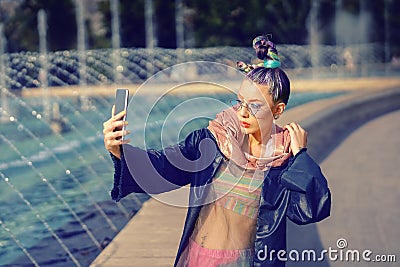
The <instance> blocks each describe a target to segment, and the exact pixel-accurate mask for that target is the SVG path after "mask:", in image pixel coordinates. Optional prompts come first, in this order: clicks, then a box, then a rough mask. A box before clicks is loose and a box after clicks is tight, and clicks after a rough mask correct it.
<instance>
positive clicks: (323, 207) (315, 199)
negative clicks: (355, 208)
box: [280, 148, 331, 224]
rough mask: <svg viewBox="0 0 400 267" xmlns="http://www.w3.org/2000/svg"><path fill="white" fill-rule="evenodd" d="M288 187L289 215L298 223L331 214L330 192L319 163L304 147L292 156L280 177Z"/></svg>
mask: <svg viewBox="0 0 400 267" xmlns="http://www.w3.org/2000/svg"><path fill="white" fill-rule="evenodd" d="M280 184H281V185H283V186H284V187H285V188H287V189H289V192H290V197H289V198H290V199H289V204H288V207H287V211H286V215H287V216H288V218H289V219H290V220H291V221H293V222H294V223H297V224H308V223H313V222H318V221H321V220H323V219H324V218H326V217H328V216H329V215H330V209H331V193H330V190H329V188H328V183H327V181H326V179H325V177H324V175H323V174H322V172H321V169H320V167H319V166H318V164H317V163H316V162H315V161H314V160H313V159H312V158H311V157H310V156H309V155H308V153H307V149H306V148H303V149H302V150H300V152H298V153H297V154H296V156H295V157H293V158H291V160H290V162H289V163H288V166H287V168H286V169H285V171H283V172H282V174H281V177H280Z"/></svg>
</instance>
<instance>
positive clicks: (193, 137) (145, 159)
mask: <svg viewBox="0 0 400 267" xmlns="http://www.w3.org/2000/svg"><path fill="white" fill-rule="evenodd" d="M198 138H199V135H198V134H196V131H195V132H192V133H191V134H189V135H188V137H186V139H185V140H184V141H183V142H181V143H179V144H176V145H174V146H170V147H167V148H165V149H163V150H154V149H149V150H143V149H140V148H138V147H133V146H131V145H123V146H122V147H121V148H122V149H121V159H118V158H116V157H115V156H113V155H111V158H112V160H113V163H114V185H113V189H112V190H111V198H112V199H113V200H115V201H119V200H121V199H122V198H123V197H125V196H127V195H129V194H130V193H134V192H135V193H147V194H158V193H163V192H167V191H171V190H174V189H177V188H179V187H181V186H184V185H187V184H189V183H190V181H191V175H192V171H191V166H190V163H192V162H194V161H195V160H196V157H197V155H198V153H199V152H198V149H197V143H198Z"/></svg>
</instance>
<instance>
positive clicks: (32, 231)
mask: <svg viewBox="0 0 400 267" xmlns="http://www.w3.org/2000/svg"><path fill="white" fill-rule="evenodd" d="M339 94H343V92H336V93H320V92H318V93H293V94H292V95H291V99H290V101H289V104H288V107H287V108H293V107H295V106H297V105H301V104H304V103H306V102H310V101H315V100H318V99H322V98H329V97H334V96H337V95H339ZM198 96H201V95H198ZM203 96H204V95H203ZM141 97H142V98H143V99H141V101H143V102H145V101H147V99H146V97H145V96H141ZM192 97H193V95H179V96H177V95H174V96H166V97H165V98H164V99H163V101H160V102H159V103H158V105H156V106H155V107H154V109H152V112H151V114H150V115H151V116H150V118H149V119H148V123H147V125H146V136H145V138H146V145H147V146H149V147H155V148H157V147H160V146H161V142H160V133H161V130H162V128H163V125H162V122H163V120H164V119H165V118H166V114H169V112H170V111H171V110H172V109H173V108H174V107H175V106H176V105H177V104H179V103H182V102H184V101H185V100H187V99H189V98H192ZM207 97H212V98H214V99H217V100H220V101H222V102H224V103H229V100H231V99H232V98H234V96H233V95H229V94H213V95H210V94H207ZM50 102H51V103H58V106H59V111H60V112H59V114H60V118H59V119H58V120H55V121H48V120H46V118H45V117H44V115H43V114H42V110H43V108H42V99H40V98H26V99H22V98H18V97H10V100H9V102H8V107H7V110H6V113H3V116H4V117H3V120H4V121H3V122H2V123H0V151H1V152H2V153H0V265H2V266H32V265H34V264H38V265H40V266H75V265H77V263H79V264H80V265H82V266H87V265H89V264H90V262H91V261H92V260H93V259H94V258H95V257H96V256H97V255H98V254H99V253H100V251H101V249H102V248H103V247H104V246H106V245H107V243H108V242H109V241H110V240H111V239H112V238H113V237H114V236H115V234H116V233H117V232H118V231H119V230H120V229H121V228H122V227H123V226H124V225H125V224H126V223H127V222H128V221H129V219H130V218H131V217H132V216H133V215H134V214H135V213H136V212H137V211H138V210H139V209H140V207H141V204H142V203H143V202H144V201H146V200H147V199H148V197H147V196H146V195H143V194H136V195H131V196H129V197H127V198H126V199H124V200H123V201H121V202H120V203H115V202H113V201H111V200H110V196H109V191H110V189H111V187H112V177H113V166H112V162H111V160H110V158H109V155H108V153H107V151H106V150H105V149H104V147H103V141H102V139H103V136H102V123H103V122H104V121H105V120H107V119H108V117H109V114H110V107H111V106H112V103H113V98H111V97H96V98H94V97H92V98H90V99H88V101H86V102H87V103H88V104H86V105H83V104H82V103H84V102H82V100H80V99H79V98H60V97H56V98H52V99H50ZM86 102H85V103H86ZM4 109H5V108H4ZM204 110H206V111H207V112H208V113H206V115H204V114H205V113H204V112H203V113H202V114H203V116H202V117H199V118H198V119H196V120H192V121H190V123H187V124H186V125H185V127H183V129H182V131H181V133H180V137H181V138H182V137H183V136H185V135H186V134H187V133H188V132H190V131H192V130H194V129H196V128H201V127H205V126H206V125H207V122H208V119H207V118H206V117H207V116H208V117H209V118H212V117H213V116H214V115H215V113H216V112H218V110H216V109H215V108H214V107H212V106H209V105H196V106H192V107H191V108H190V109H188V110H187V113H186V115H190V114H195V113H196V112H199V111H204ZM128 114H129V113H128ZM4 118H5V119H4ZM179 119H180V118H173V120H179ZM129 122H130V125H141V124H142V123H143V117H140V116H138V118H134V117H132V116H131V118H130V119H129ZM54 127H59V128H61V129H62V131H61V132H59V133H54V131H53V130H52V129H53V128H54ZM131 130H132V131H133V135H134V134H135V130H136V128H135V127H133V128H132V129H131ZM164 130H165V129H164ZM176 130H177V128H176V127H171V129H169V130H167V131H164V132H163V134H164V135H167V136H168V135H171V136H172V135H174V136H175V135H176ZM172 140H173V138H171V142H172ZM141 143H143V142H142V140H136V139H134V141H133V144H134V145H135V144H137V145H140V144H141ZM164 145H165V144H164Z"/></svg>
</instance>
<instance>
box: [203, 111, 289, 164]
mask: <svg viewBox="0 0 400 267" xmlns="http://www.w3.org/2000/svg"><path fill="white" fill-rule="evenodd" d="M207 128H208V129H209V130H210V131H211V133H212V134H213V135H214V137H215V139H216V140H217V144H218V147H219V149H220V151H221V152H222V153H223V154H224V155H225V157H227V158H228V159H230V160H232V161H233V162H234V163H235V164H237V165H239V166H241V167H242V168H244V169H257V170H262V171H265V170H267V169H268V168H270V167H277V166H281V165H283V164H284V163H285V162H286V161H287V160H288V159H289V157H290V156H291V152H290V149H289V146H290V136H289V131H288V130H284V129H282V128H281V127H279V126H278V125H276V124H274V123H273V125H272V131H271V138H270V139H269V141H268V143H267V144H266V146H265V148H264V149H263V151H264V153H263V155H261V156H260V157H259V158H257V157H255V156H252V155H250V154H249V153H247V152H246V151H243V150H242V147H243V144H244V142H248V135H247V134H246V133H244V132H243V129H242V127H241V126H240V124H239V119H238V117H237V115H236V111H235V110H234V109H233V108H229V109H226V110H223V111H222V112H220V113H219V114H217V115H216V118H215V119H214V120H212V121H210V122H209V125H208V127H207Z"/></svg>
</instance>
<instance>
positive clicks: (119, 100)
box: [114, 89, 129, 140]
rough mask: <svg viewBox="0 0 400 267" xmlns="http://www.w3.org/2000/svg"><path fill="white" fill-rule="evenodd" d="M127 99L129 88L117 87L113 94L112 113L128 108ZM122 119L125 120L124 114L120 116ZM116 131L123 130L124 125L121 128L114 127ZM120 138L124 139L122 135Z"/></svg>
mask: <svg viewBox="0 0 400 267" xmlns="http://www.w3.org/2000/svg"><path fill="white" fill-rule="evenodd" d="M128 100H129V90H128V89H117V92H116V94H115V111H114V114H115V115H116V114H118V113H120V112H121V111H124V110H125V111H126V110H127V109H128ZM122 120H123V121H125V120H126V114H125V116H124V117H123V118H122ZM115 130H116V131H120V130H125V126H123V127H122V128H121V127H119V128H116V129H115ZM122 140H124V136H122Z"/></svg>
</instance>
